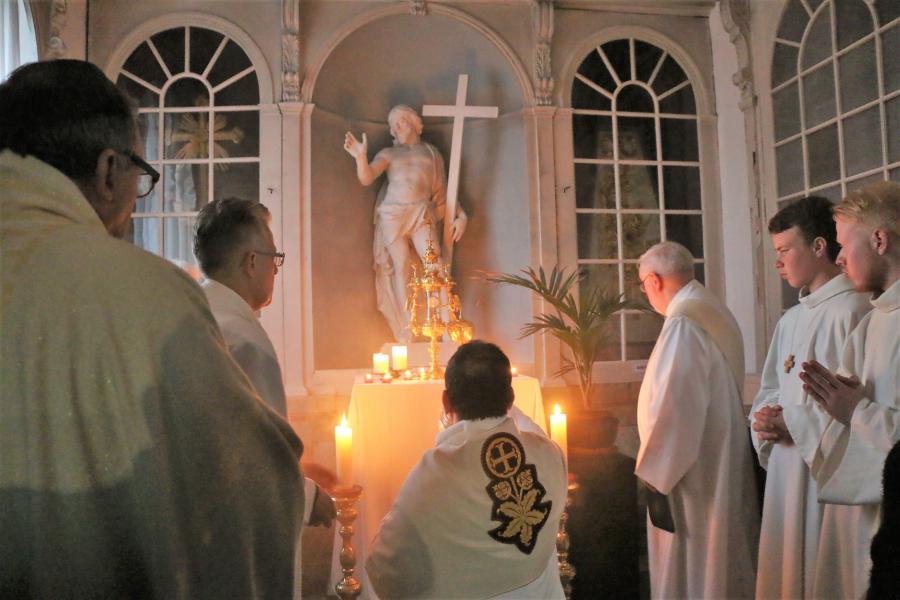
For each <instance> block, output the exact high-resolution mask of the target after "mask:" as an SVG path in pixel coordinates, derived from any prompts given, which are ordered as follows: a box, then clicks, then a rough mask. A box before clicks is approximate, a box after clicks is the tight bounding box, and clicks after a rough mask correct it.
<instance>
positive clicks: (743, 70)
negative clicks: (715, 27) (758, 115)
mask: <svg viewBox="0 0 900 600" xmlns="http://www.w3.org/2000/svg"><path fill="white" fill-rule="evenodd" d="M719 12H720V15H721V17H722V26H723V27H724V28H725V31H727V32H728V35H729V37H730V38H731V43H732V44H734V47H735V50H737V59H738V70H737V72H736V73H735V74H734V75H733V76H732V78H731V80H732V82H733V83H734V85H736V86H738V88H739V89H740V90H741V110H743V111H746V110H747V109H748V108H750V107H753V106H754V105H755V104H756V90H755V86H754V84H753V57H752V54H751V48H750V0H722V3H721V4H720V5H719Z"/></svg>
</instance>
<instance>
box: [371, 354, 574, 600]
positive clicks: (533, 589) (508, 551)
mask: <svg viewBox="0 0 900 600" xmlns="http://www.w3.org/2000/svg"><path fill="white" fill-rule="evenodd" d="M445 381H446V390H445V391H444V399H443V402H444V412H445V413H446V415H447V417H448V419H446V420H448V421H449V422H450V426H449V427H447V429H445V430H444V431H442V432H441V433H439V434H438V436H437V443H436V446H435V448H433V449H431V450H429V451H428V452H426V453H425V455H424V456H423V457H422V460H421V461H420V462H419V464H418V465H417V466H416V467H415V468H414V469H413V471H412V472H411V473H410V475H409V477H407V479H406V481H405V482H404V484H403V487H402V488H401V489H400V494H399V496H398V497H397V500H396V501H395V502H394V506H393V507H392V508H391V511H390V512H389V513H388V514H387V516H386V517H385V518H384V521H382V523H381V529H380V531H379V532H378V536H377V537H376V539H375V543H374V547H373V549H372V552H371V554H370V556H369V559H368V561H366V570H367V572H368V575H369V580H370V581H371V582H372V586H373V588H374V589H375V592H376V593H377V594H378V596H379V597H381V598H391V599H394V598H434V599H438V598H440V599H447V598H467V599H471V600H476V599H481V598H506V599H512V598H516V599H528V598H535V599H537V598H540V599H544V600H549V599H556V600H561V599H562V598H564V595H563V590H562V586H561V584H560V581H559V569H558V565H557V558H556V532H557V529H558V528H559V518H560V515H561V514H562V511H563V506H564V504H565V498H566V467H565V463H564V460H563V456H562V451H561V450H560V449H559V447H558V446H557V445H556V444H554V443H553V442H551V441H550V440H548V439H547V438H546V437H544V436H543V435H539V434H536V433H528V432H523V431H520V430H519V428H518V427H517V426H516V423H515V420H514V419H513V418H512V417H510V416H508V415H507V412H508V411H509V409H510V407H511V406H512V403H513V389H512V379H511V374H510V364H509V359H508V358H507V357H506V355H504V354H503V352H502V351H501V350H500V348H498V347H497V346H495V345H494V344H489V343H486V342H481V341H477V340H476V341H472V342H469V343H468V344H465V345H463V346H461V347H460V348H459V350H457V352H456V354H454V355H453V357H452V358H451V359H450V362H449V363H448V364H447V372H446V376H445Z"/></svg>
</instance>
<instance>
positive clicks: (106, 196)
mask: <svg viewBox="0 0 900 600" xmlns="http://www.w3.org/2000/svg"><path fill="white" fill-rule="evenodd" d="M115 174H116V151H115V150H113V149H111V148H106V149H105V150H103V151H102V152H101V153H100V155H99V156H98V157H97V165H96V167H95V169H94V174H93V176H92V177H91V178H90V180H91V183H92V184H93V187H94V193H95V198H96V201H97V202H99V203H100V204H107V203H110V202H113V200H114V199H115V194H114V193H113V191H114V189H115V181H114V179H115Z"/></svg>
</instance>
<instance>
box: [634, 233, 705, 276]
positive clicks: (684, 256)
mask: <svg viewBox="0 0 900 600" xmlns="http://www.w3.org/2000/svg"><path fill="white" fill-rule="evenodd" d="M639 264H640V267H639V268H640V270H641V271H651V272H653V273H656V274H657V275H659V276H660V277H674V278H678V279H682V278H683V279H685V281H690V280H691V279H693V278H694V256H693V255H692V254H691V252H690V251H689V250H688V249H687V248H685V247H684V246H682V245H681V244H679V243H678V242H660V243H659V244H656V245H654V246H651V247H650V249H648V250H647V251H646V252H644V253H643V254H642V255H641V258H640V259H639Z"/></svg>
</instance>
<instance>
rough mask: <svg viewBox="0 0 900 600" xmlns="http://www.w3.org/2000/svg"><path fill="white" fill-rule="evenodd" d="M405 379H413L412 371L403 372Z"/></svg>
mask: <svg viewBox="0 0 900 600" xmlns="http://www.w3.org/2000/svg"><path fill="white" fill-rule="evenodd" d="M403 379H412V371H410V370H409V369H407V370H406V371H404V372H403Z"/></svg>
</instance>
